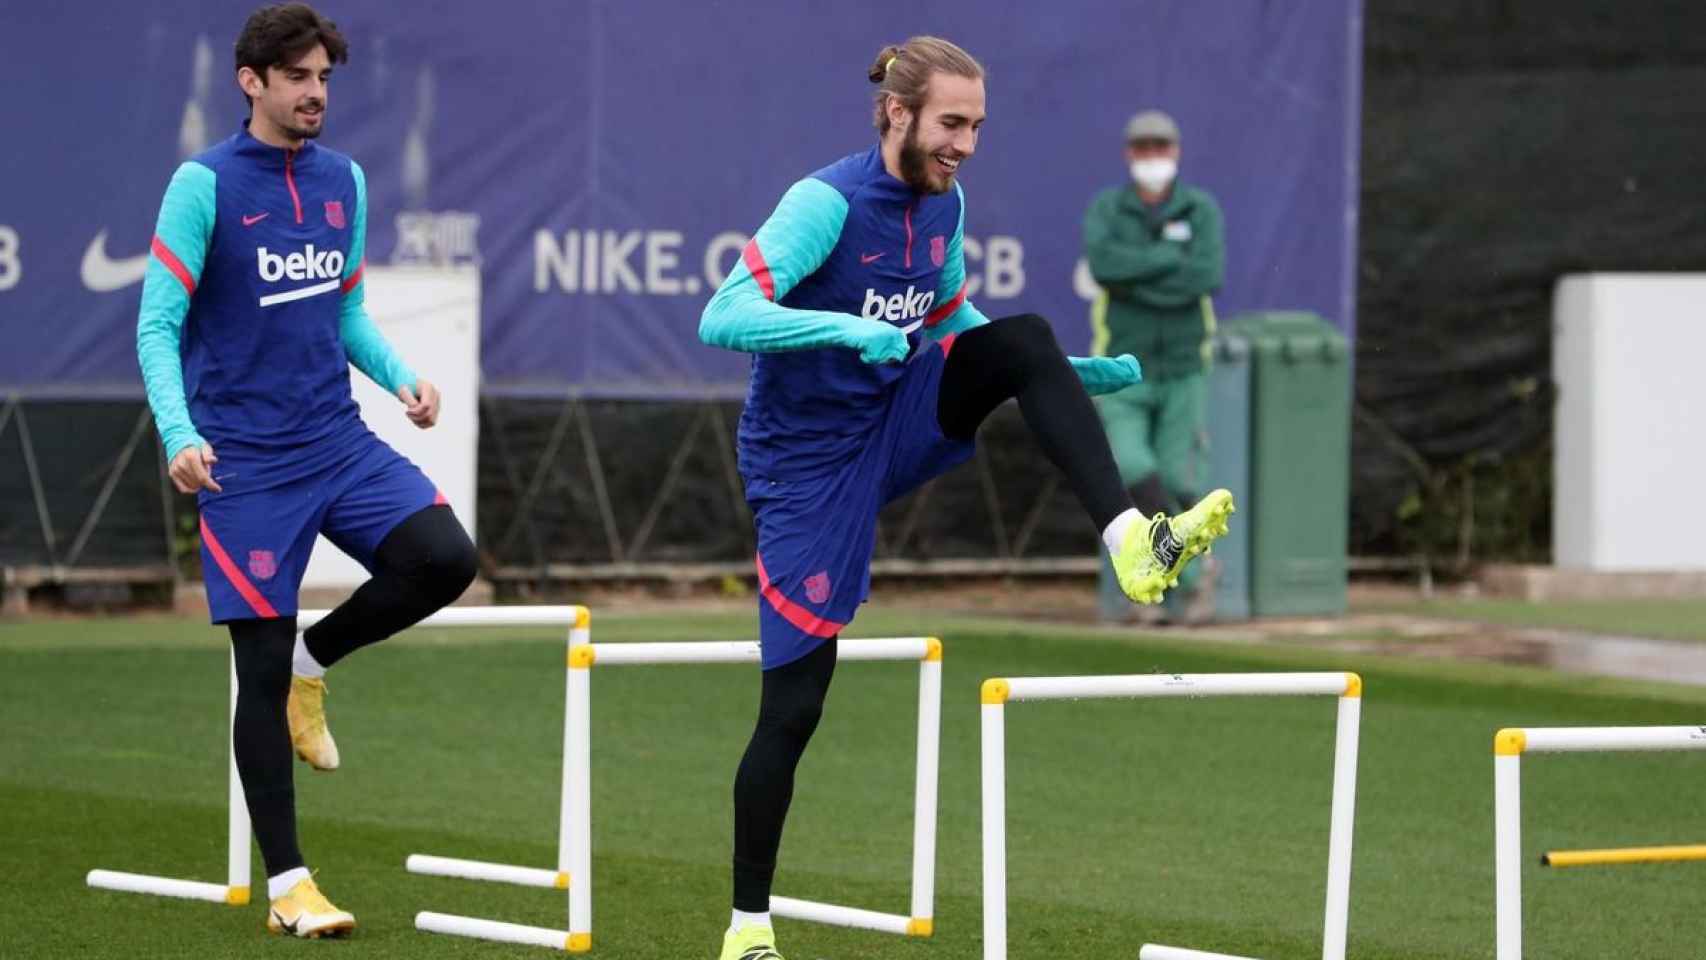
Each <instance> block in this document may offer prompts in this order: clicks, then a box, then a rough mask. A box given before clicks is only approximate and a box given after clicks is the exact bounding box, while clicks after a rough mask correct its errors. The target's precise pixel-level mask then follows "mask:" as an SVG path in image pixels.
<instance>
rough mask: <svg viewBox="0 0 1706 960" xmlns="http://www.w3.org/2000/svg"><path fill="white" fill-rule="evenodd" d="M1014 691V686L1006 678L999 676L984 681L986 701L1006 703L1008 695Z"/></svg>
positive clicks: (984, 697) (984, 699)
mask: <svg viewBox="0 0 1706 960" xmlns="http://www.w3.org/2000/svg"><path fill="white" fill-rule="evenodd" d="M1012 692H1013V688H1012V687H1011V686H1009V685H1008V683H1007V681H1005V680H1001V679H999V678H997V679H990V680H985V681H983V702H984V703H1006V702H1007V695H1008V694H1010V693H1012Z"/></svg>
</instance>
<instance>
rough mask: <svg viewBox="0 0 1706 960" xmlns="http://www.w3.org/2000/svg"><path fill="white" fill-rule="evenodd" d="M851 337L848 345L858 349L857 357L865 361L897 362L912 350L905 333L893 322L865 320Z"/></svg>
mask: <svg viewBox="0 0 1706 960" xmlns="http://www.w3.org/2000/svg"><path fill="white" fill-rule="evenodd" d="M852 339H853V342H852V343H851V344H849V346H851V347H853V348H854V349H855V350H858V351H859V359H861V360H863V361H865V362H866V363H899V362H901V361H902V360H905V359H906V355H907V354H909V353H911V352H912V347H911V345H910V344H908V343H907V342H906V334H904V333H901V332H900V328H899V327H897V326H894V325H893V324H888V323H880V322H878V321H874V320H872V321H866V322H865V323H863V324H861V325H860V327H859V329H858V331H857V332H856V333H854V334H853V338H852Z"/></svg>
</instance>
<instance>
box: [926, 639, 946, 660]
mask: <svg viewBox="0 0 1706 960" xmlns="http://www.w3.org/2000/svg"><path fill="white" fill-rule="evenodd" d="M924 659H926V660H935V661H937V662H941V660H942V640H941V638H940V637H925V638H924Z"/></svg>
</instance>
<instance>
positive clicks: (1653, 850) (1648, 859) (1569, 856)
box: [1540, 844, 1706, 867]
mask: <svg viewBox="0 0 1706 960" xmlns="http://www.w3.org/2000/svg"><path fill="white" fill-rule="evenodd" d="M1689 860H1706V844H1694V845H1690V846H1672V847H1616V848H1613V849H1609V850H1553V851H1551V852H1549V853H1544V854H1541V856H1540V865H1541V866H1543V867H1601V866H1612V865H1615V864H1623V863H1683V862H1685V861H1689Z"/></svg>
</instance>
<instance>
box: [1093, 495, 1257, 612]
mask: <svg viewBox="0 0 1706 960" xmlns="http://www.w3.org/2000/svg"><path fill="white" fill-rule="evenodd" d="M1236 509H1237V508H1236V507H1234V506H1233V505H1232V494H1231V493H1230V492H1229V491H1226V490H1216V491H1214V492H1213V493H1210V494H1209V495H1208V496H1206V497H1203V498H1202V499H1201V500H1199V501H1197V505H1196V506H1194V507H1192V508H1190V509H1189V510H1186V511H1185V512H1184V513H1181V514H1179V515H1178V516H1176V517H1171V518H1169V517H1167V516H1166V515H1165V514H1161V513H1157V514H1155V515H1154V516H1152V517H1150V518H1149V520H1148V521H1147V522H1145V523H1134V524H1132V526H1131V529H1130V530H1127V531H1126V535H1125V540H1124V541H1123V542H1121V543H1120V549H1119V552H1118V553H1115V554H1114V555H1113V560H1114V573H1115V575H1116V576H1118V577H1119V581H1120V589H1121V590H1124V591H1125V595H1126V596H1128V597H1130V598H1131V599H1132V600H1133V601H1134V602H1136V603H1160V602H1161V595H1162V593H1164V592H1165V591H1166V590H1167V588H1168V587H1173V586H1178V583H1179V571H1181V570H1183V569H1184V568H1185V564H1187V563H1190V562H1191V559H1192V558H1193V557H1195V556H1197V555H1198V554H1200V553H1206V552H1207V551H1208V549H1209V545H1210V544H1212V543H1213V542H1214V541H1215V540H1216V539H1218V538H1219V537H1222V536H1224V535H1225V534H1226V530H1227V526H1226V521H1227V518H1228V517H1230V516H1231V515H1232V514H1233V513H1234V512H1235V511H1236Z"/></svg>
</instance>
